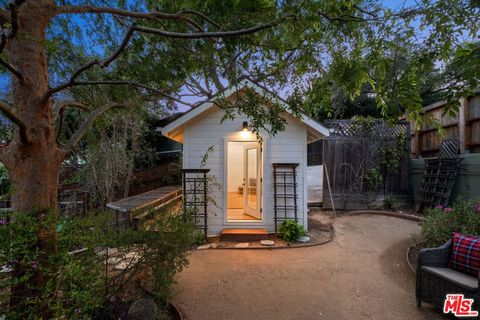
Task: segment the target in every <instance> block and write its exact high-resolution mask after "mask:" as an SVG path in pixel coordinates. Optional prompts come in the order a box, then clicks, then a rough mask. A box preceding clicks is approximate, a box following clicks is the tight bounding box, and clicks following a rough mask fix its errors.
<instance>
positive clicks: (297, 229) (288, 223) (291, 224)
mask: <svg viewBox="0 0 480 320" xmlns="http://www.w3.org/2000/svg"><path fill="white" fill-rule="evenodd" d="M279 232H280V236H281V237H282V239H283V240H286V241H295V240H297V239H299V238H300V237H301V236H303V235H305V230H304V229H303V226H302V225H301V224H299V223H298V222H296V221H295V220H285V221H283V222H282V224H281V225H280V229H279Z"/></svg>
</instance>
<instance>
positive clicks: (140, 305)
mask: <svg viewBox="0 0 480 320" xmlns="http://www.w3.org/2000/svg"><path fill="white" fill-rule="evenodd" d="M128 319H130V320H156V319H158V307H157V304H156V303H155V302H154V301H153V300H152V299H139V300H137V301H135V302H134V303H133V304H132V305H131V306H130V309H128Z"/></svg>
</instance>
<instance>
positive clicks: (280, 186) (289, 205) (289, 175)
mask: <svg viewBox="0 0 480 320" xmlns="http://www.w3.org/2000/svg"><path fill="white" fill-rule="evenodd" d="M272 166H273V213H274V216H273V221H274V223H275V234H276V233H277V226H278V223H279V222H282V221H285V220H289V219H292V220H295V221H298V194H297V189H298V185H297V167H298V163H273V164H272Z"/></svg>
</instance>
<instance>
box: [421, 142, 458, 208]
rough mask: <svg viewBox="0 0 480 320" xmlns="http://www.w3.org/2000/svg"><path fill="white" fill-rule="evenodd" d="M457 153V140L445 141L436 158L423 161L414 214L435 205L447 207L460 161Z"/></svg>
mask: <svg viewBox="0 0 480 320" xmlns="http://www.w3.org/2000/svg"><path fill="white" fill-rule="evenodd" d="M458 153H459V143H458V139H447V140H444V141H442V144H441V147H440V153H439V156H438V158H433V159H426V160H425V168H424V171H423V177H422V183H421V184H420V191H419V192H418V196H417V200H416V206H415V211H416V212H423V211H424V210H425V209H428V208H432V207H434V206H436V205H441V206H446V205H448V202H449V201H450V197H451V195H452V191H453V188H454V187H455V180H456V178H457V175H458V168H459V164H460V161H461V159H459V158H458Z"/></svg>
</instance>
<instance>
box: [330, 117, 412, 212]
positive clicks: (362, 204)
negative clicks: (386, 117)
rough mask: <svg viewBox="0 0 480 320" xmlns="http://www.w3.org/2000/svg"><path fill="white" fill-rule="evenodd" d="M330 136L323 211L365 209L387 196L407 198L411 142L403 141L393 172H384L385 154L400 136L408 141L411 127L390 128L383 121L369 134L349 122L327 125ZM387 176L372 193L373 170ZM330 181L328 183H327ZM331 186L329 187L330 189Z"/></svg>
mask: <svg viewBox="0 0 480 320" xmlns="http://www.w3.org/2000/svg"><path fill="white" fill-rule="evenodd" d="M327 126H329V127H330V129H331V134H330V136H329V137H328V138H326V139H324V141H323V164H324V171H325V172H324V174H325V178H324V179H323V207H324V208H327V209H330V208H332V203H331V200H330V192H331V195H332V198H333V201H334V204H335V208H336V209H345V210H349V209H364V208H368V207H369V206H370V205H372V204H374V202H375V200H377V201H379V198H381V199H383V196H384V195H385V194H395V195H397V196H398V195H407V194H408V192H409V171H410V161H409V152H410V149H409V140H408V138H407V139H405V138H404V139H403V140H402V141H403V147H402V156H401V161H400V163H399V167H398V168H397V169H396V170H395V171H394V172H388V170H387V169H386V168H382V166H381V164H380V159H381V158H382V152H383V151H382V150H385V149H386V148H388V147H389V146H391V145H393V144H394V143H398V141H400V140H399V138H400V136H401V135H403V137H409V135H410V131H409V130H410V126H409V124H408V123H406V122H403V123H400V124H397V125H395V126H393V127H388V126H387V125H386V124H385V123H384V122H383V121H381V120H378V121H376V122H375V124H374V127H373V128H371V129H369V130H368V131H369V132H368V133H367V132H365V131H362V130H363V128H360V127H358V126H356V127H355V126H354V125H352V121H350V120H337V121H333V122H332V121H331V122H329V123H327ZM374 168H377V172H379V173H380V175H383V176H384V180H383V182H381V185H380V186H378V188H376V189H374V190H371V188H370V187H369V184H368V179H370V178H371V177H372V175H373V173H372V169H374ZM327 177H328V179H327ZM329 184H330V185H329Z"/></svg>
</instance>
